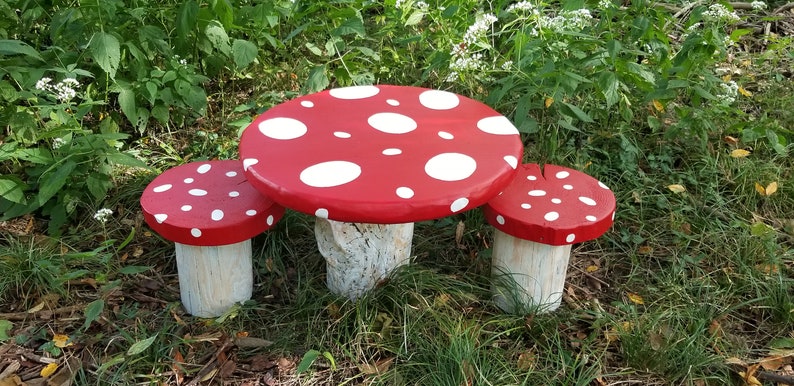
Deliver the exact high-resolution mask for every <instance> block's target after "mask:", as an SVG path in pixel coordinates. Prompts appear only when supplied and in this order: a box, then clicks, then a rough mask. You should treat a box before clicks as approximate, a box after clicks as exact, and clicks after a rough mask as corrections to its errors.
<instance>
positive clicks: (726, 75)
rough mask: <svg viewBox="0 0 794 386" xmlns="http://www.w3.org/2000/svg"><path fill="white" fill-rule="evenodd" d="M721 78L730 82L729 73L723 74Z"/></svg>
mask: <svg viewBox="0 0 794 386" xmlns="http://www.w3.org/2000/svg"><path fill="white" fill-rule="evenodd" d="M722 80H723V81H724V82H730V81H731V74H725V75H723V76H722Z"/></svg>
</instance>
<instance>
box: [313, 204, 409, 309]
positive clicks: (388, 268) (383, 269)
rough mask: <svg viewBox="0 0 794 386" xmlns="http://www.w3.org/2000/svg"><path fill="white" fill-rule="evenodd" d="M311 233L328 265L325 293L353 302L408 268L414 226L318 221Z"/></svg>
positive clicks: (406, 224)
mask: <svg viewBox="0 0 794 386" xmlns="http://www.w3.org/2000/svg"><path fill="white" fill-rule="evenodd" d="M314 233H315V236H316V237H317V246H318V248H319V250H320V253H321V254H322V255H323V256H324V257H325V261H326V263H327V264H326V268H327V273H326V274H327V284H328V289H330V290H331V291H332V292H334V293H336V294H338V295H342V296H346V297H347V298H349V299H350V300H356V299H358V298H359V297H360V296H361V295H363V294H364V293H365V292H366V291H368V290H370V289H372V288H375V286H376V285H377V284H378V282H379V281H381V280H383V279H384V278H386V277H387V276H389V274H390V273H391V272H393V271H394V270H395V269H397V268H398V267H399V266H401V265H404V264H408V262H409V260H410V255H411V241H412V240H413V234H414V224H413V223H405V224H364V223H347V222H339V221H333V220H328V219H323V218H319V217H318V218H317V221H316V222H315V226H314Z"/></svg>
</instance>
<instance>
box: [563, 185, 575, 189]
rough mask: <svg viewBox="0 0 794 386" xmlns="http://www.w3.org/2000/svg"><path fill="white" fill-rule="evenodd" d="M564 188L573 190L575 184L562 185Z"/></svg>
mask: <svg viewBox="0 0 794 386" xmlns="http://www.w3.org/2000/svg"><path fill="white" fill-rule="evenodd" d="M562 188H563V189H565V190H573V185H568V184H565V185H563V186H562Z"/></svg>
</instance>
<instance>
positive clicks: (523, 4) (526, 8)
mask: <svg viewBox="0 0 794 386" xmlns="http://www.w3.org/2000/svg"><path fill="white" fill-rule="evenodd" d="M534 9H535V6H534V5H532V3H530V2H528V1H519V2H518V3H515V4H510V6H509V7H507V9H506V11H507V12H516V11H521V12H532V11H533V10H534Z"/></svg>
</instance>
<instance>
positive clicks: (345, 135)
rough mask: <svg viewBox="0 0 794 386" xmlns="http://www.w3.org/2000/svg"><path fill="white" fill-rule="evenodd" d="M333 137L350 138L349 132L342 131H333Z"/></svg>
mask: <svg viewBox="0 0 794 386" xmlns="http://www.w3.org/2000/svg"><path fill="white" fill-rule="evenodd" d="M334 137H337V138H350V137H351V135H350V133H346V132H344V131H334Z"/></svg>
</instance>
